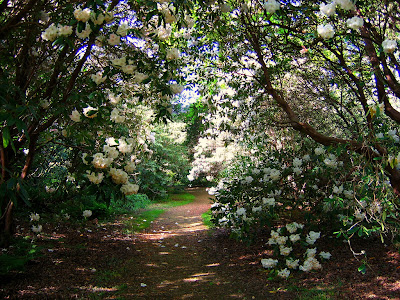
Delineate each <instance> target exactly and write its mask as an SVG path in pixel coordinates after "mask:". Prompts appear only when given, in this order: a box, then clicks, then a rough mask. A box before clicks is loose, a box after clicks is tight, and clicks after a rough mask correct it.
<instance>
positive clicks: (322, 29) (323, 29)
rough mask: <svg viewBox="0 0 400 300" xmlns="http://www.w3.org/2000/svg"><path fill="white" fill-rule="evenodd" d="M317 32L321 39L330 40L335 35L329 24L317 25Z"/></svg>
mask: <svg viewBox="0 0 400 300" xmlns="http://www.w3.org/2000/svg"><path fill="white" fill-rule="evenodd" d="M317 32H318V34H319V35H320V36H321V37H322V38H323V39H331V38H333V36H334V35H335V29H334V28H333V26H332V25H331V24H326V25H323V24H320V25H318V27H317Z"/></svg>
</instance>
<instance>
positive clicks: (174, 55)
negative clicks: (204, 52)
mask: <svg viewBox="0 0 400 300" xmlns="http://www.w3.org/2000/svg"><path fill="white" fill-rule="evenodd" d="M179 56H180V53H179V50H178V49H177V48H172V49H168V50H167V56H166V58H167V59H168V60H174V59H178V58H179Z"/></svg>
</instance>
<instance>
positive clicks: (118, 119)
mask: <svg viewBox="0 0 400 300" xmlns="http://www.w3.org/2000/svg"><path fill="white" fill-rule="evenodd" d="M120 112H121V111H120V110H119V109H118V108H114V109H113V110H112V111H111V115H110V120H111V121H113V122H115V123H123V122H124V121H125V116H121V115H120Z"/></svg>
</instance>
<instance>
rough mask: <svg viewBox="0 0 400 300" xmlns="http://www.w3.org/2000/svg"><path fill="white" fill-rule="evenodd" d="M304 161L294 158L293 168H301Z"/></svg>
mask: <svg viewBox="0 0 400 300" xmlns="http://www.w3.org/2000/svg"><path fill="white" fill-rule="evenodd" d="M302 163H303V161H302V160H301V159H300V158H297V157H296V158H294V159H293V167H301V165H302Z"/></svg>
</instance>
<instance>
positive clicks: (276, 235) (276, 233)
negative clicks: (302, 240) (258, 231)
mask: <svg viewBox="0 0 400 300" xmlns="http://www.w3.org/2000/svg"><path fill="white" fill-rule="evenodd" d="M271 236H272V237H273V238H274V239H276V238H278V237H279V233H278V232H277V231H275V230H271Z"/></svg>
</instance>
